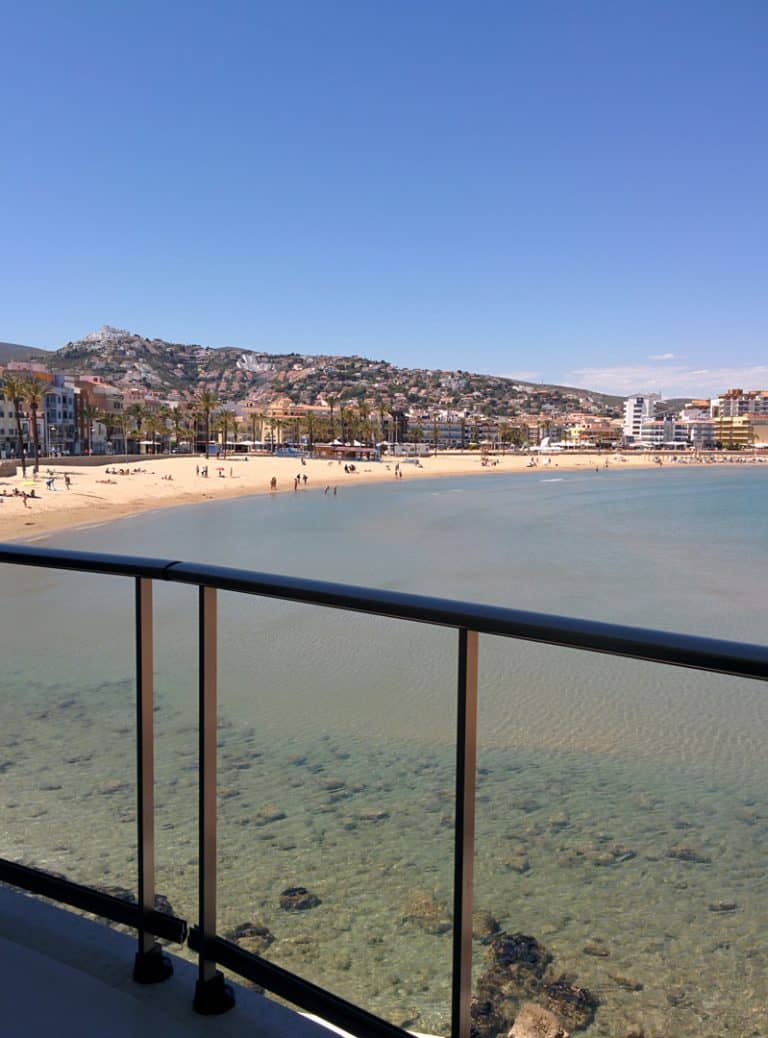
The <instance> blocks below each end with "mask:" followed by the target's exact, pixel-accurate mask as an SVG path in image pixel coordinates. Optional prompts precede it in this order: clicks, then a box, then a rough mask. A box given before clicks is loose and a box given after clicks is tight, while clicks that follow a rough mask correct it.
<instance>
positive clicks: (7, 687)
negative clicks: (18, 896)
mask: <svg viewBox="0 0 768 1038" xmlns="http://www.w3.org/2000/svg"><path fill="white" fill-rule="evenodd" d="M0 587H1V588H2V594H0V660H2V672H3V680H2V697H1V698H0V802H1V803H2V826H0V854H1V855H3V856H4V857H7V858H9V859H11V860H13V861H16V862H19V863H23V864H27V865H30V866H34V867H37V868H42V869H45V870H48V871H50V872H54V873H59V874H61V875H63V876H65V877H66V878H67V879H70V880H73V881H76V882H78V883H84V884H88V885H91V886H95V887H99V888H102V889H105V890H108V891H109V892H111V893H115V894H119V895H120V894H122V895H124V896H126V897H127V896H135V892H136V809H135V802H136V742H135V667H134V620H133V617H134V608H133V607H134V583H133V581H132V580H126V579H122V578H115V577H103V576H89V575H87V574H79V573H63V572H56V571H53V570H44V569H32V568H27V567H23V566H10V565H6V566H0Z"/></svg>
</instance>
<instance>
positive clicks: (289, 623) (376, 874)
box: [219, 594, 457, 1035]
mask: <svg viewBox="0 0 768 1038" xmlns="http://www.w3.org/2000/svg"><path fill="white" fill-rule="evenodd" d="M219 632H220V643H219V644H220V726H221V727H220V744H221V748H220V767H219V809H220V814H219V932H220V933H221V934H222V935H223V936H225V937H228V938H229V939H232V940H235V941H236V942H237V943H239V944H240V945H241V946H242V947H244V948H246V949H248V950H251V951H255V952H257V953H258V954H261V955H263V956H265V957H266V958H268V959H270V960H271V961H273V962H275V963H277V964H279V965H280V966H282V967H284V968H286V969H289V970H291V971H292V972H294V973H297V974H299V975H300V976H302V977H304V978H306V979H307V980H309V981H312V982H313V983H315V984H318V985H321V986H322V987H324V988H326V989H328V990H330V991H331V992H333V993H334V994H336V995H338V996H340V997H342V998H344V999H347V1000H348V1001H351V1002H354V1003H356V1004H357V1005H359V1006H361V1007H363V1008H364V1009H366V1010H368V1011H369V1012H372V1013H375V1014H376V1015H378V1016H382V1017H384V1018H385V1019H387V1020H390V1021H393V1022H395V1023H397V1024H401V1025H407V1026H409V1027H413V1028H415V1029H417V1030H420V1031H423V1032H428V1033H432V1034H437V1035H440V1034H447V1033H448V1030H449V1026H450V1022H449V1020H450V982H451V916H452V880H453V875H452V869H453V792H454V771H455V762H454V739H455V719H456V710H455V688H456V652H457V636H456V634H455V632H450V631H442V630H440V629H436V628H428V627H424V626H421V625H414V624H408V623H404V622H395V621H391V620H386V619H380V618H376V617H369V616H358V615H355V614H353V613H345V612H339V611H335V610H329V609H322V608H316V607H309V606H300V605H295V604H290V603H282V602H279V601H276V600H257V599H252V598H247V597H244V596H239V597H238V596H234V595H226V594H222V595H221V596H220V619H219Z"/></svg>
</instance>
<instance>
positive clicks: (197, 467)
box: [195, 465, 200, 476]
mask: <svg viewBox="0 0 768 1038" xmlns="http://www.w3.org/2000/svg"><path fill="white" fill-rule="evenodd" d="M195 475H196V476H199V475H200V466H199V465H195Z"/></svg>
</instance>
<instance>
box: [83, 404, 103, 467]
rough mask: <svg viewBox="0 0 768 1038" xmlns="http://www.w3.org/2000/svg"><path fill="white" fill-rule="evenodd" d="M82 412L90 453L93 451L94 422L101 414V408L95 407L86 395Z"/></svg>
mask: <svg viewBox="0 0 768 1038" xmlns="http://www.w3.org/2000/svg"><path fill="white" fill-rule="evenodd" d="M80 414H81V415H82V420H83V423H84V430H85V442H86V445H87V450H88V453H89V454H92V453H93V423H94V422H95V421H96V419H97V418H98V415H99V409H98V408H97V407H95V406H94V405H93V404H92V403H90V401H89V400H88V398H87V397H86V399H85V403H84V404H83V406H82V407H81V408H80Z"/></svg>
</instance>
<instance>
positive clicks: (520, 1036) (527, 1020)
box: [508, 1002, 568, 1038]
mask: <svg viewBox="0 0 768 1038" xmlns="http://www.w3.org/2000/svg"><path fill="white" fill-rule="evenodd" d="M508 1038H568V1032H567V1031H565V1030H564V1029H563V1027H562V1026H561V1024H560V1021H559V1020H558V1018H557V1016H556V1015H555V1014H554V1013H553V1012H551V1010H549V1009H544V1007H543V1006H539V1005H536V1004H535V1003H534V1002H524V1003H523V1004H522V1006H521V1007H520V1012H519V1013H518V1014H517V1016H516V1017H515V1022H514V1024H513V1025H512V1030H511V1031H510V1032H509V1035H508Z"/></svg>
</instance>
